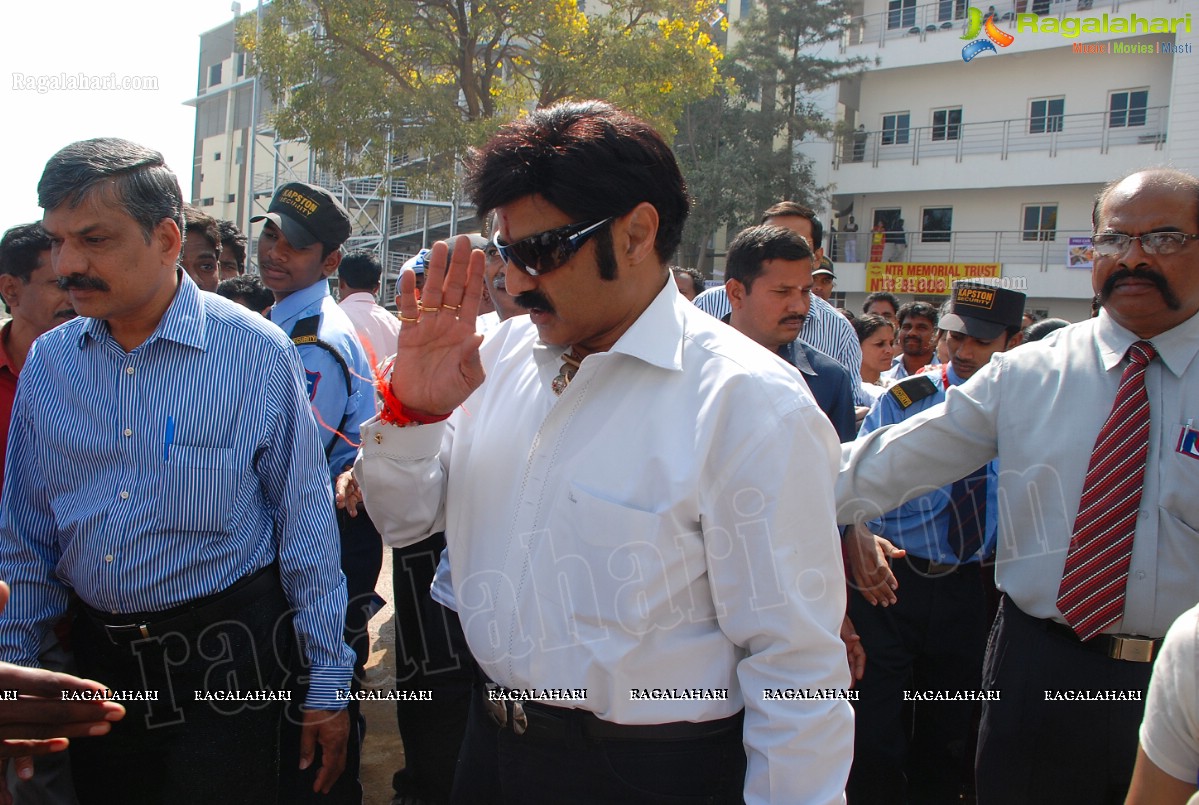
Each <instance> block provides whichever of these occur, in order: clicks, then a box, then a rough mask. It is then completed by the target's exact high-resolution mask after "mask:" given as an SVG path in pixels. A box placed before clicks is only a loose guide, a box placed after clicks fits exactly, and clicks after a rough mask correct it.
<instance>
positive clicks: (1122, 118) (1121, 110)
mask: <svg viewBox="0 0 1199 805" xmlns="http://www.w3.org/2000/svg"><path fill="white" fill-rule="evenodd" d="M1107 125H1108V127H1109V128H1113V129H1118V128H1122V127H1124V126H1126V125H1128V93H1127V92H1113V93H1112V98H1111V101H1110V102H1109V103H1108V115H1107Z"/></svg>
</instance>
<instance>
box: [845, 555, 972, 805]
mask: <svg viewBox="0 0 1199 805" xmlns="http://www.w3.org/2000/svg"><path fill="white" fill-rule="evenodd" d="M893 569H894V572H895V576H896V579H897V580H898V581H899V589H898V591H897V596H898V599H899V600H898V602H897V603H895V604H893V605H891V606H890V607H876V606H871V605H870V604H869V603H867V602H866V600H865V599H864V598H862V596H861V594H860V593H858V592H856V591H854V592H851V594H850V601H849V617H850V618H851V619H852V620H853V623H854V626H855V627H856V629H857V631H858V634H859V635H861V637H862V645H863V647H865V649H866V672H865V674H864V675H863V677H862V679H861V681H859V682H858V683H857V686H856V687H857V690H858V696H859V700H858V701H856V702H854V703H853V705H854V714H855V730H854V760H853V766H852V767H851V769H850V774H849V784H848V786H847V788H846V791H847V794H848V798H849V802H850V803H852V805H876V804H877V803H908V802H913V803H956V802H958V801H959V796H960V794H961V792H962V789H963V787H964V786H967V785H968V784H969V781H970V775H971V773H972V771H973V761H974V756H973V752H972V751H971V746H972V742H971V738H972V735H971V733H972V721H973V717H974V714H975V712H976V711H977V709H978V703H977V702H975V701H969V700H965V701H921V702H905V701H904V691H908V690H911V691H914V692H919V691H950V692H953V691H978V690H979V689H980V686H981V678H982V661H983V653H984V649H985V646H986V634H987V626H986V620H985V618H986V598H985V591H984V586H983V579H982V574H981V572H980V569H979V566H978V565H977V564H967V565H961V566H959V567H958V568H957V569H956V570H953V571H952V572H949V573H944V574H941V575H929V574H928V572H927V571H928V564H927V562H924V561H923V560H920V559H918V558H916V557H912V558H911V560H910V561H909V560H907V559H900V560H897V561H896V562H895V563H894V567H893Z"/></svg>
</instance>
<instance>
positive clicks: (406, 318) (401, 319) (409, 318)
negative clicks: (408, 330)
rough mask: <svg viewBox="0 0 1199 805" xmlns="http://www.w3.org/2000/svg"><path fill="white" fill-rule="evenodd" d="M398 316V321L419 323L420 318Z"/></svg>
mask: <svg viewBox="0 0 1199 805" xmlns="http://www.w3.org/2000/svg"><path fill="white" fill-rule="evenodd" d="M399 316H400V321H420V316H405V315H404V314H403V313H401V314H399Z"/></svg>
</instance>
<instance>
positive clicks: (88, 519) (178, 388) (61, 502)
mask: <svg viewBox="0 0 1199 805" xmlns="http://www.w3.org/2000/svg"><path fill="white" fill-rule="evenodd" d="M180 274H181V277H180V284H179V290H178V292H177V293H176V294H175V298H174V299H173V300H172V302H171V305H170V307H168V308H167V311H166V313H165V314H164V315H163V317H162V320H161V321H160V322H159V323H158V327H157V328H156V329H155V331H154V333H153V334H152V335H151V336H150V338H149V339H147V340H146V342H145V343H143V344H141V345H140V346H138V347H137V348H136V349H134V350H133V351H132V352H129V353H126V352H125V351H124V350H123V349H121V347H120V346H119V345H118V344H117V342H116V341H115V340H113V338H112V336H111V335H110V334H109V330H108V325H107V324H106V323H105V322H104V321H102V320H99V319H90V318H78V319H75V320H73V321H71V322H68V323H67V324H64V325H62V326H61V327H58V328H56V329H54V330H52V331H50V332H49V333H46V334H45V335H43V336H42V337H41V338H40V339H38V341H37V342H36V343H35V344H34V346H33V349H32V350H31V351H30V353H29V358H28V360H27V362H26V363H25V366H24V368H23V369H22V371H21V378H20V383H19V385H18V388H17V399H16V403H15V407H14V410H13V417H12V426H11V430H10V434H9V444H8V455H7V460H6V464H5V478H6V483H5V484H4V493H3V498H2V499H0V577H3V578H5V579H7V580H8V581H9V583H10V584H11V585H12V587H13V590H14V592H15V595H14V596H13V600H12V602H11V603H10V604H9V607H8V609H6V610H5V612H4V614H3V616H2V617H0V658H2V659H4V660H8V661H10V662H16V663H19V664H21V665H36V664H37V657H38V650H39V647H40V645H41V638H42V635H43V634H44V633H45V632H46V631H47V630H48V629H50V628H51V626H52V625H53V624H54V623H55V622H56V621H57V620H58V619H59V618H61V616H62V614H63V612H64V611H65V609H66V605H67V592H68V589H69V588H73V589H74V590H75V592H76V593H77V594H78V595H79V597H80V598H81V599H82V600H83V602H84V603H85V604H87V605H88V606H90V607H92V608H94V609H97V610H101V611H104V612H112V613H141V612H157V611H161V610H164V609H168V608H171V607H174V606H177V605H179V604H182V603H185V602H187V601H191V600H194V599H196V598H200V597H203V596H206V595H211V594H213V593H216V592H219V591H221V590H223V589H225V588H227V587H229V586H230V585H231V584H233V583H234V582H236V581H237V580H238V579H240V578H242V577H243V576H246V575H247V574H249V573H252V572H254V571H255V570H258V569H259V568H262V567H265V566H267V565H269V564H271V563H272V562H274V561H275V560H276V558H277V559H278V561H279V569H280V574H281V576H282V580H283V588H284V591H285V593H286V594H287V599H288V601H289V602H290V604H291V605H292V607H293V608H294V609H295V610H296V614H295V628H296V632H297V633H298V636H299V639H300V644H301V646H302V648H303V651H304V655H305V657H306V659H307V661H308V662H309V663H310V669H309V671H310V674H311V684H310V689H309V693H308V697H307V700H306V704H307V705H308V706H309V707H317V708H321V709H329V710H333V709H339V708H343V707H344V706H345V702H344V701H342V702H338V701H337V699H336V691H337V690H338V689H341V690H348V688H349V682H350V677H351V674H352V669H353V663H354V655H353V653H352V652H351V650H350V648H349V647H348V646H347V645H346V644H345V642H344V640H343V637H342V630H343V626H344V622H345V608H346V586H345V578H344V577H343V576H342V574H341V570H340V567H339V561H340V556H339V547H338V546H339V542H338V536H337V525H336V522H335V519H334V508H333V497H332V492H331V489H330V485H329V469H328V464H327V463H326V461H325V456H324V453H323V451H322V448H321V441H320V434H319V432H318V431H317V427H316V423H315V422H314V420H313V418H312V413H311V410H310V407H309V404H308V399H307V396H306V395H305V393H304V387H303V381H302V379H301V378H302V377H303V370H302V368H301V366H300V360H299V356H298V355H297V354H296V351H295V349H294V348H292V345H291V343H290V341H289V340H288V339H287V338H286V337H285V336H284V334H283V333H282V332H281V331H280V330H279V328H277V327H275V326H274V325H272V324H270V323H269V322H267V321H266V320H265V319H263V318H261V317H260V316H257V315H255V314H252V313H250V312H249V311H247V310H245V308H242V307H241V306H239V305H236V304H233V303H231V302H229V301H227V300H225V299H222V298H221V297H218V296H216V295H215V294H207V293H201V292H200V291H199V289H197V288H196V286H195V283H193V282H192V281H191V279H190V278H188V277H187V275H186V274H182V272H180Z"/></svg>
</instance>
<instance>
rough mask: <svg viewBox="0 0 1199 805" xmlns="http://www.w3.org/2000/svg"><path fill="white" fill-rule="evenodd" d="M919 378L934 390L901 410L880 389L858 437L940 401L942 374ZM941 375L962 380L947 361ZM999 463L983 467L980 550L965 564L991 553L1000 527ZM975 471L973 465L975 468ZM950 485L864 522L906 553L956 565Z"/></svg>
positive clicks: (957, 382)
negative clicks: (984, 490)
mask: <svg viewBox="0 0 1199 805" xmlns="http://www.w3.org/2000/svg"><path fill="white" fill-rule="evenodd" d="M924 377H927V378H928V379H929V381H931V382H932V383H933V384H934V385H935V386H936V387H937V391H936V393H934V394H932V395H931V396H928V397H925V398H924V399H922V400H916V401H915V402H913V403H912V405H911V406H909V407H908V408H906V409H905V408H902V407H900V405H899V403H898V402H896V400H895V398H894V397H892V396H891V395H890V394H887V393H884V394H883V396H881V397H879V399H878V402H876V403H875V404H874V407H873V408H871V409H870V413H868V414H866V419H864V420H863V421H862V433H861V435H862V436H865V435H866V434H868V433H870V432H872V431H876V430H878V429H879V428H881V427H883V426H884V425H891V424H894V423H896V422H903V421H904V420H905V419H909V418H911V417H913V416H915V415H916V414H918V413H920V412H921V411H927V410H928V409H929V408H932V407H933V406H934V405H938V404H940V403H942V402H944V401H945V388H944V380H943V377H942V375H941V373H940V372H928V373H926V374H925V375H924ZM945 377H948V378H949V384H950V385H951V386H960V385H961V384H962V382H963V381H962V379H961V378H960V377H958V375H957V373H956V372H955V371H954V370H953V364H952V363H950V364H949V365H948V366H947V367H946V368H945ZM947 449H948V450H952V449H953V448H952V447H948V448H947ZM998 465H999V462H998V461H992V462H990V463H989V464H988V465H987V509H986V517H987V520H986V523H987V524H986V531H985V534H984V537H983V544H982V549H981V551H980V553H978V554H975V555H974V556H973V557H971V558H970V559H968V560H967V561H970V562H977V561H979V559H980V558H981V557H983V556H990V555H991V554H992V553H993V552H994V550H995V534H996V532H997V530H998V525H999V522H998V520H999V518H998V516H997V512H998V511H999V507H998V497H997V495H996V490H997V489H998V478H997V475H996V473H997V472H998ZM979 466H982V465H981V464H980V465H979ZM975 469H978V468H977V467H975ZM920 475H921V473H920V472H918V471H915V470H913V472H912V473H911V476H912V477H913V478H916V479H917V480H920ZM955 480H956V479H955ZM950 489H951V487H950V486H945V487H942V488H940V489H938V490H937V491H935V492H930V493H929V494H927V495H921V496H920V497H918V498H914V499H913V500H909V501H908V502H907V503H904V504H903V505H902V506H900V507H898V508H896V509H894V510H892V511H890V512H887V514H886V515H884V516H883V517H881V518H879V519H877V520H871V521H870V522H869V523H867V525H869V526H870V530H871V531H873V532H874V533H875V534H879V535H881V536H884V537H886V538H887V539H888V540H890V541H891V542H892V543H893V544H894V545H895V547H897V548H903V549H904V550H906V551H907V552H908V554H909V555H911V556H916V557H918V558H920V559H927V560H930V561H932V562H937V563H939V564H943V565H952V564H957V563H958V561H959V560H958V558H957V554H956V553H955V552H954V548H953V546H952V545H950V544H949V539H948V533H949V521H950V506H949V501H950Z"/></svg>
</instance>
